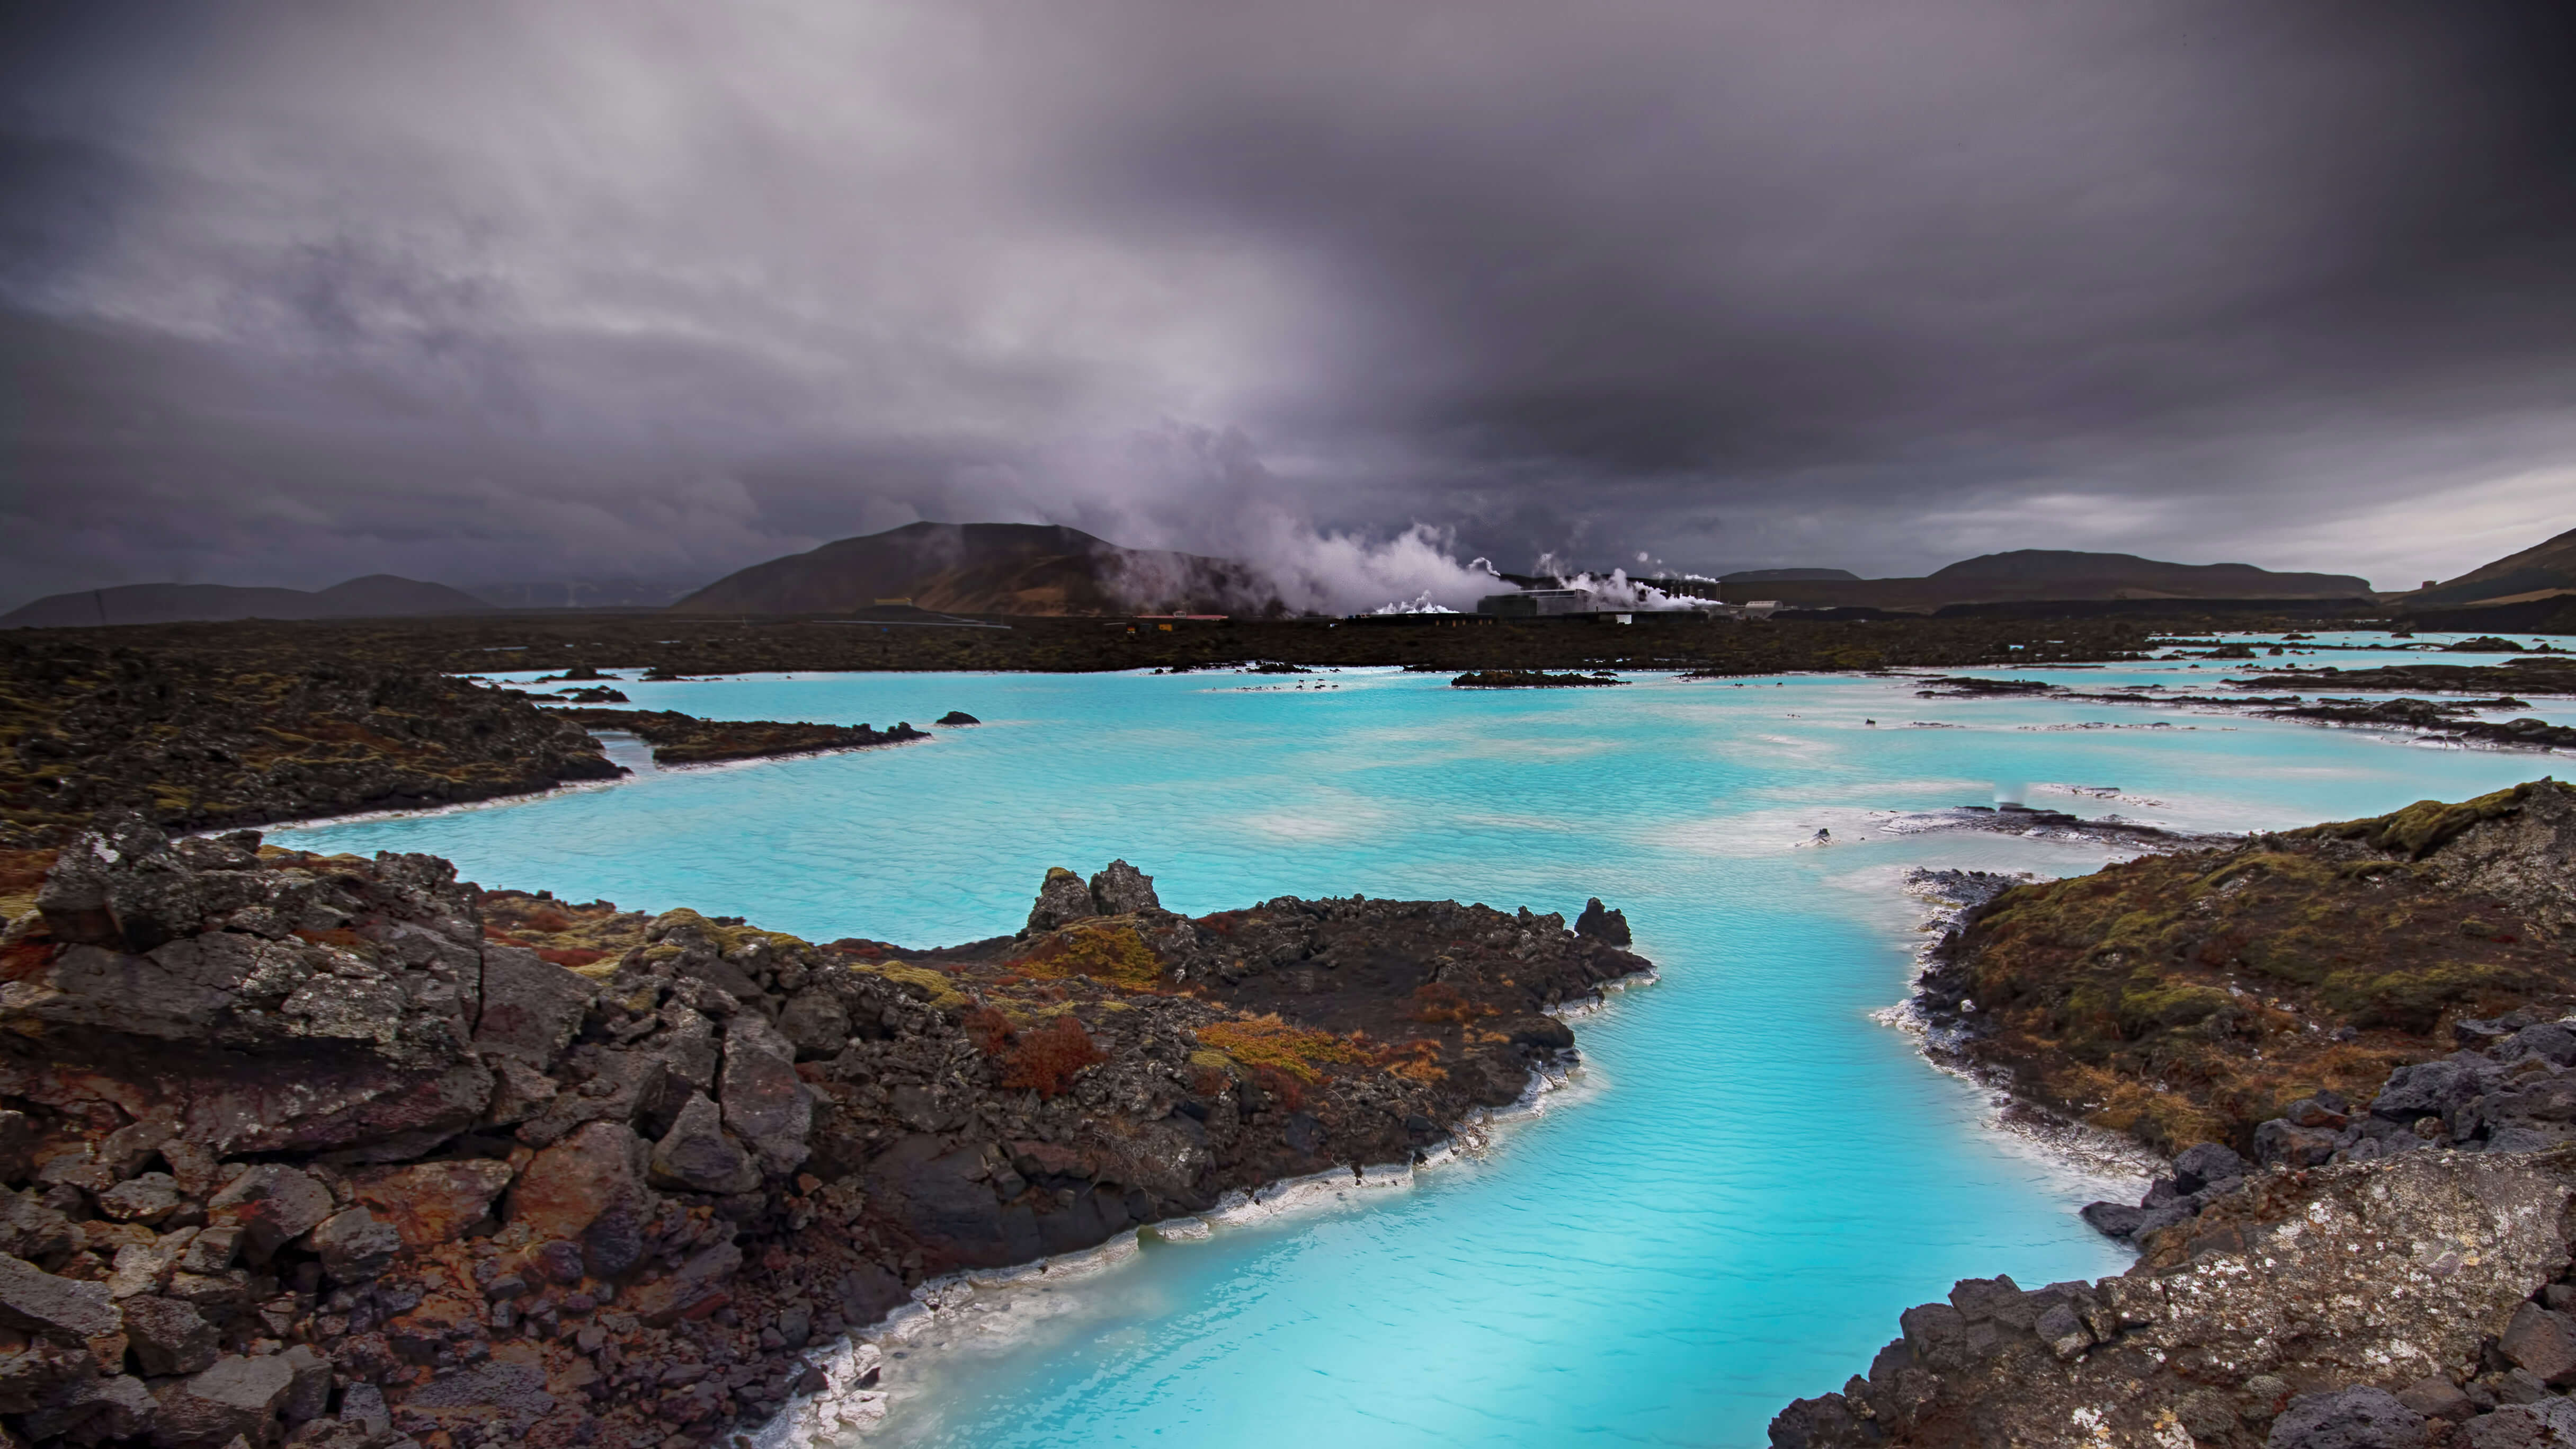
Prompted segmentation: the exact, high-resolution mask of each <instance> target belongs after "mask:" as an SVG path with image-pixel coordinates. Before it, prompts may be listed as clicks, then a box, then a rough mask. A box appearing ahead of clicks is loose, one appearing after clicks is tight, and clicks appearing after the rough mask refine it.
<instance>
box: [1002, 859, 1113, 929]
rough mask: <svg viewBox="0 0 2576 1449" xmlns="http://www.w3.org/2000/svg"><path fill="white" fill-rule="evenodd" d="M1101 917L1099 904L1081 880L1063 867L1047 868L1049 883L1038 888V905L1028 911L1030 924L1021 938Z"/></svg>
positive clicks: (1047, 880) (1046, 882) (1045, 882)
mask: <svg viewBox="0 0 2576 1449" xmlns="http://www.w3.org/2000/svg"><path fill="white" fill-rule="evenodd" d="M1099 914H1100V905H1099V902H1097V901H1094V900H1093V899H1092V898H1091V892H1090V891H1089V890H1088V889H1087V888H1085V887H1084V885H1083V883H1082V877H1080V876H1078V875H1075V874H1074V873H1073V872H1072V871H1069V870H1066V869H1065V868H1064V867H1063V866H1060V865H1051V866H1049V867H1047V873H1046V880H1045V881H1044V882H1043V883H1042V884H1040V885H1039V887H1038V898H1037V904H1035V905H1033V906H1031V907H1030V908H1029V923H1028V925H1027V926H1026V927H1025V928H1023V929H1022V930H1021V932H1020V934H1022V935H1024V936H1034V935H1037V934H1039V933H1041V932H1044V931H1052V930H1055V929H1057V928H1059V927H1062V926H1067V925H1071V924H1072V923H1073V922H1075V921H1080V920H1087V919H1089V918H1090V917H1093V916H1096V915H1099Z"/></svg>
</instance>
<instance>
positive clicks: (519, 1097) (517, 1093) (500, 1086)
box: [483, 1052, 563, 1127]
mask: <svg viewBox="0 0 2576 1449" xmlns="http://www.w3.org/2000/svg"><path fill="white" fill-rule="evenodd" d="M483 1064H484V1065H485V1066H487V1067H489V1068H491V1069H492V1103H491V1105H490V1106H488V1107H486V1108H484V1110H483V1122H484V1125H486V1126H489V1127H511V1126H516V1125H517V1124H519V1123H521V1122H525V1121H527V1120H528V1119H529V1118H531V1117H534V1116H536V1115H537V1114H538V1113H540V1112H543V1111H544V1110H545V1109H546V1107H547V1106H548V1105H549V1104H550V1103H552V1102H553V1101H554V1099H555V1098H556V1097H557V1096H559V1095H561V1094H562V1091H563V1088H561V1087H560V1086H557V1085H556V1084H555V1079H554V1078H552V1077H549V1076H547V1075H546V1074H545V1073H543V1072H541V1071H539V1070H537V1069H536V1068H535V1067H533V1066H531V1065H529V1064H528V1063H526V1062H524V1061H521V1060H520V1059H519V1058H517V1057H516V1056H513V1055H510V1054H509V1053H507V1052H492V1053H488V1054H486V1055H485V1056H484V1058H483Z"/></svg>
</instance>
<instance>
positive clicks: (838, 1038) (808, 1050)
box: [778, 987, 850, 1062]
mask: <svg viewBox="0 0 2576 1449" xmlns="http://www.w3.org/2000/svg"><path fill="white" fill-rule="evenodd" d="M778 1032H779V1034H780V1035H781V1036H784V1037H786V1038H787V1040H788V1041H789V1043H791V1044H792V1045H793V1046H794V1047H795V1048H796V1057H797V1060H799V1061H809V1062H810V1061H819V1060H823V1059H825V1058H829V1057H834V1056H838V1055H839V1054H840V1051H841V1048H843V1047H845V1046H847V1045H849V1041H850V1013H849V1009H848V1008H847V1007H845V1006H843V1005H842V1004H841V1000H840V998H839V997H837V996H834V995H833V994H832V993H831V992H829V991H826V990H823V989H822V988H820V987H809V988H808V989H806V990H803V991H800V992H797V993H796V994H795V995H794V996H792V997H790V998H788V1001H787V1008H786V1009H785V1010H784V1011H781V1012H779V1013H778Z"/></svg>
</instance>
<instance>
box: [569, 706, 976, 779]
mask: <svg viewBox="0 0 2576 1449" xmlns="http://www.w3.org/2000/svg"><path fill="white" fill-rule="evenodd" d="M546 713H548V714H551V715H553V716H555V717H556V718H558V719H567V720H570V721H572V722H573V723H574V724H577V725H580V726H581V727H582V728H583V729H585V730H624V731H626V732H627V733H629V734H631V735H634V736H635V737H636V738H637V739H640V740H642V741H643V742H644V743H646V744H648V745H650V746H652V747H653V763H654V764H656V765H661V766H664V767H670V766H678V765H713V764H720V763H724V762H727V761H732V760H765V759H776V758H778V757H780V756H785V755H816V754H823V753H825V752H827V751H833V750H864V749H871V748H874V747H875V746H878V745H900V744H908V743H910V742H911V741H913V740H926V739H928V738H930V735H929V733H928V732H927V731H924V730H917V729H914V728H913V727H912V726H911V725H910V724H908V723H898V724H896V725H895V726H894V727H893V728H892V729H883V730H880V729H875V728H872V727H870V726H868V725H864V724H858V725H834V724H793V723H782V722H780V721H777V720H721V719H700V718H698V717H697V716H696V715H689V714H682V713H680V712H679V711H678V710H672V709H600V708H580V709H571V708H565V707H563V706H561V705H557V706H553V707H550V708H548V709H547V710H546ZM956 717H957V715H956V714H955V713H952V714H951V715H950V716H949V718H950V719H955V718H956ZM941 723H943V724H945V723H947V721H946V720H942V721H941ZM967 723H969V724H972V723H975V721H974V719H973V717H972V716H969V717H967Z"/></svg>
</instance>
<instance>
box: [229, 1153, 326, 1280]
mask: <svg viewBox="0 0 2576 1449" xmlns="http://www.w3.org/2000/svg"><path fill="white" fill-rule="evenodd" d="M206 1215H207V1216H208V1217H210V1218H212V1219H213V1220H214V1221H216V1222H219V1223H229V1224H232V1225H233V1226H235V1227H238V1228H240V1229H241V1230H242V1235H243V1243H244V1245H245V1246H246V1247H248V1248H249V1249H250V1251H251V1254H252V1255H253V1257H254V1258H266V1257H268V1256H269V1255H270V1254H272V1253H275V1252H276V1251H277V1250H278V1249H279V1248H280V1247H283V1246H284V1245H285V1244H286V1243H287V1242H288V1241H290V1240H291V1239H295V1238H300V1237H302V1236H304V1235H305V1234H306V1233H309V1232H311V1231H313V1229H314V1228H315V1227H317V1226H319V1225H320V1224H321V1222H322V1220H323V1219H324V1218H326V1217H329V1216H330V1215H331V1189H329V1188H327V1187H324V1186H323V1185H322V1184H321V1183H319V1182H316V1181H315V1180H314V1179H313V1176H312V1174H310V1173H305V1172H299V1171H297V1170H296V1169H294V1168H292V1167H288V1166H286V1165H284V1164H283V1163H275V1162H263V1163H260V1164H258V1165H257V1166H255V1167H251V1168H249V1169H247V1170H245V1171H243V1172H242V1173H241V1174H240V1175H239V1176H237V1177H235V1178H233V1180H232V1181H230V1182H227V1183H225V1184H224V1186H223V1189H222V1191H220V1192H217V1193H216V1194H215V1195H214V1196H213V1197H212V1198H210V1199H208V1200H207V1203H206Z"/></svg>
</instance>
